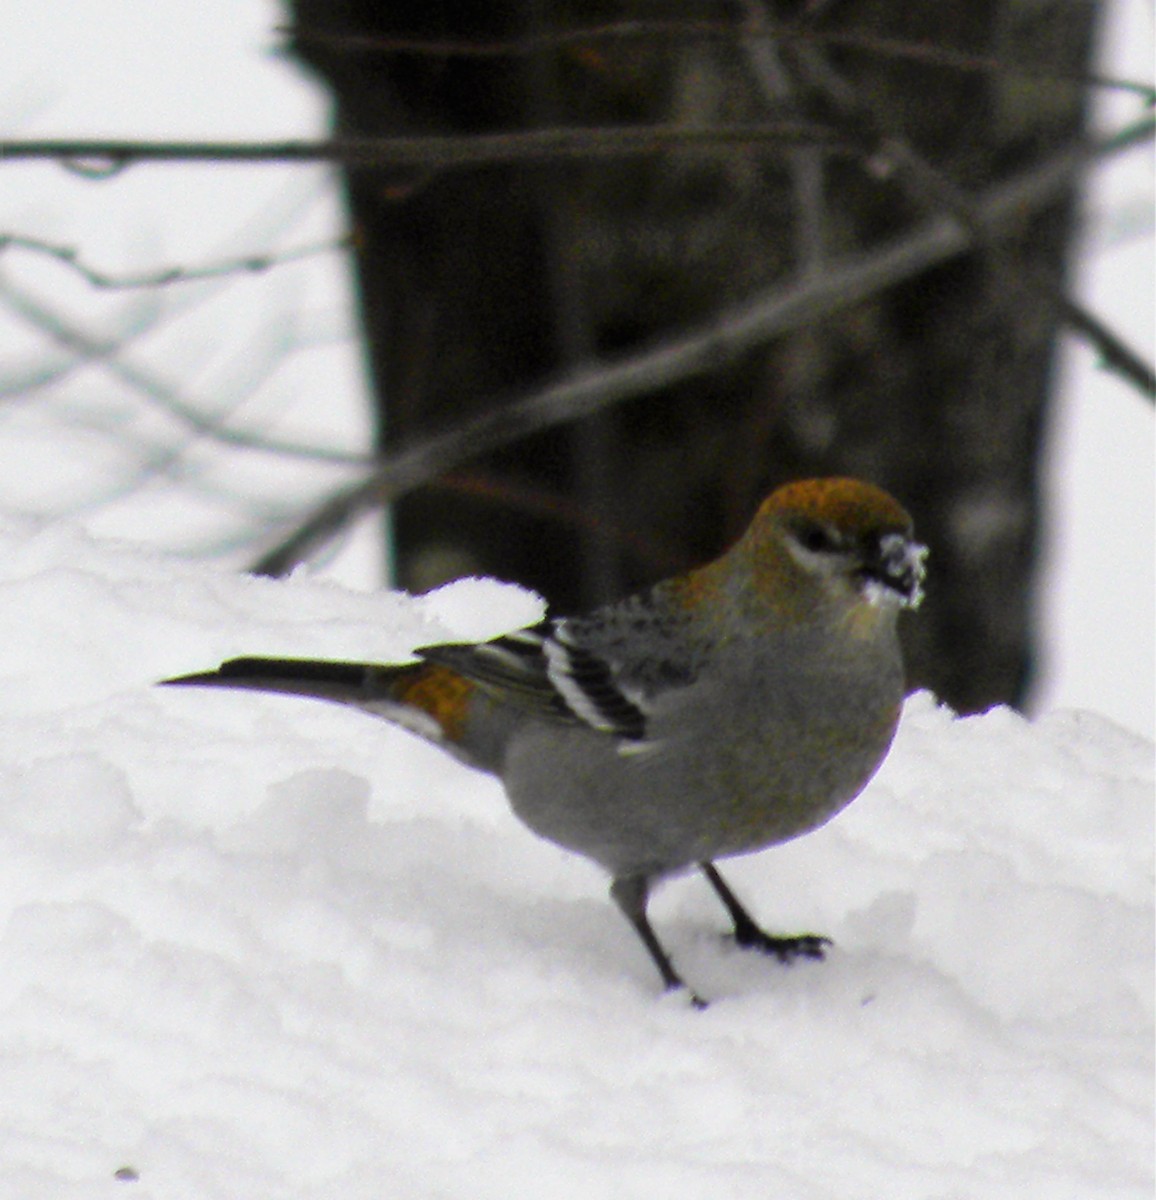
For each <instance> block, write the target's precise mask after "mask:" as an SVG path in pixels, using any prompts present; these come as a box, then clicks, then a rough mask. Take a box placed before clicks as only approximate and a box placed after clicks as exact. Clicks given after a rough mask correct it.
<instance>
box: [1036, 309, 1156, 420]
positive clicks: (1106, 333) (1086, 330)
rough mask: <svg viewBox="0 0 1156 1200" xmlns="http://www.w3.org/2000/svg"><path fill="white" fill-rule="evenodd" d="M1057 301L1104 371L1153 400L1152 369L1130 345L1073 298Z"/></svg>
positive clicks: (1155, 388) (1155, 397)
mask: <svg viewBox="0 0 1156 1200" xmlns="http://www.w3.org/2000/svg"><path fill="white" fill-rule="evenodd" d="M1058 303H1059V305H1060V311H1061V312H1062V313H1063V316H1064V320H1065V321H1066V322H1067V323H1068V324H1069V325H1070V326H1071V327H1072V329H1073V330H1074V331H1075V332H1076V333H1078V334H1080V336H1081V337H1084V338H1086V339H1087V341H1088V342H1089V343H1090V344H1091V346H1092V348H1093V349H1094V350H1095V351H1096V352H1097V353H1098V354H1099V355H1100V358H1101V360H1102V361H1103V365H1104V366H1105V367H1106V368H1107V369H1108V370H1110V371H1115V372H1116V374H1117V375H1120V376H1122V377H1123V378H1124V379H1125V380H1127V382H1128V383H1130V384H1132V385H1133V386H1134V387H1136V388H1137V389H1138V390H1139V391H1141V392H1142V393H1143V394H1144V395H1145V396H1147V397H1148V399H1149V400H1156V371H1153V370H1152V368H1151V367H1150V366H1149V365H1148V364H1147V363H1146V362H1145V361H1144V360H1143V359H1142V358H1141V357H1140V356H1139V355H1138V354H1137V353H1136V352H1135V351H1134V350H1133V349H1132V348H1131V346H1129V345H1127V344H1126V343H1125V342H1124V340H1123V339H1122V338H1121V337H1119V336H1118V335H1117V334H1116V333H1114V332H1113V331H1112V330H1111V329H1109V328H1108V327H1107V326H1106V325H1105V324H1104V323H1103V322H1102V321H1101V320H1100V319H1099V317H1096V316H1094V315H1093V314H1092V313H1090V312H1089V311H1088V310H1087V309H1086V308H1083V307H1082V306H1081V305H1079V304H1077V303H1076V302H1075V301H1074V300H1069V299H1068V298H1067V297H1066V296H1060V297H1059V298H1058Z"/></svg>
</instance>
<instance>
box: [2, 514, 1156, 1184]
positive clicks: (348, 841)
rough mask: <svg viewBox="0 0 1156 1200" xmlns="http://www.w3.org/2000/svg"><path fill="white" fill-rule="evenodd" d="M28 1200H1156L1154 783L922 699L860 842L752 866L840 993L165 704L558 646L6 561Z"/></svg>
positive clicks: (20, 530)
mask: <svg viewBox="0 0 1156 1200" xmlns="http://www.w3.org/2000/svg"><path fill="white" fill-rule="evenodd" d="M0 564H2V565H0V629H2V631H3V636H2V637H0V716H2V718H3V719H2V720H0V785H2V799H0V855H2V856H3V862H4V864H5V869H4V871H3V872H2V873H0V1080H3V1084H2V1085H0V1162H2V1163H3V1164H4V1165H3V1171H2V1173H0V1196H2V1197H5V1198H6V1197H13V1198H14V1200H15V1198H17V1197H19V1198H20V1200H41V1198H43V1200H72V1198H78V1200H79V1198H80V1197H83V1198H84V1200H94V1198H96V1200H99V1198H100V1197H125V1196H129V1195H131V1196H133V1197H135V1198H139V1200H153V1198H155V1200H161V1198H162V1197H163V1198H164V1200H186V1198H187V1200H210V1198H212V1200H216V1198H221V1200H225V1198H228V1200H237V1198H238V1197H245V1198H249V1197H252V1198H254V1200H257V1198H259V1200H281V1198H290V1197H294V1198H302V1200H304V1198H306V1197H309V1198H325V1200H328V1198H331V1197H333V1198H336V1197H341V1198H342V1200H392V1198H394V1197H396V1198H399V1200H401V1198H405V1200H410V1198H413V1197H423V1198H424V1197H430V1198H435V1197H436V1198H442V1197H470V1198H471V1200H489V1198H494V1200H509V1198H510V1197H520V1196H541V1197H550V1198H551V1200H553V1198H561V1200H569V1198H572V1200H590V1197H595V1196H611V1195H613V1196H615V1197H623V1198H634V1197H637V1198H639V1200H641V1198H643V1197H646V1198H648V1200H649V1198H650V1197H653V1196H658V1195H667V1194H669V1195H678V1196H680V1197H685V1198H688V1200H697V1198H700V1197H701V1198H703V1200H706V1198H710V1200H748V1198H749V1200H756V1198H757V1200H765V1198H766V1197H774V1198H775V1200H859V1198H862V1200H880V1198H884V1197H885V1198H887V1200H905V1198H910V1200H929V1198H933V1197H934V1198H937V1200H970V1198H973V1197H974V1198H979V1197H997V1196H998V1197H1001V1198H1003V1200H1007V1198H1017V1197H1022V1198H1024V1200H1028V1198H1029V1197H1030V1198H1032V1200H1035V1198H1038V1197H1045V1196H1046V1197H1048V1198H1049V1200H1097V1198H1100V1200H1108V1198H1111V1200H1121V1198H1124V1197H1136V1198H1137V1200H1138V1198H1140V1197H1149V1196H1150V1195H1151V1189H1152V1169H1151V1164H1152V1108H1153V1104H1152V1100H1153V1097H1152V991H1153V950H1152V947H1153V922H1152V908H1153V905H1152V814H1151V798H1152V747H1151V745H1149V744H1148V743H1147V742H1145V741H1143V740H1142V739H1139V738H1136V737H1134V736H1132V735H1131V734H1128V733H1125V732H1123V731H1122V730H1120V729H1118V728H1116V727H1115V726H1113V725H1111V724H1110V723H1109V722H1107V721H1105V720H1103V719H1101V718H1098V717H1096V716H1095V715H1092V714H1089V713H1060V714H1054V715H1052V716H1049V717H1047V718H1044V719H1042V720H1039V721H1036V722H1031V723H1029V722H1027V721H1025V720H1023V719H1021V718H1020V717H1018V716H1016V715H1014V714H1012V713H1010V712H1007V711H994V712H991V713H988V714H986V715H985V716H982V717H976V718H971V719H967V720H958V719H956V718H954V717H953V716H952V715H951V714H950V713H948V712H947V711H945V710H943V709H940V708H937V707H936V705H935V704H934V703H933V701H932V700H931V699H930V698H929V697H926V696H917V697H915V698H913V699H912V700H911V701H910V702H909V704H908V707H907V711H906V713H905V717H904V721H903V724H902V726H901V729H900V733H899V736H898V739H897V742H896V746H895V749H894V751H893V753H892V755H891V757H890V758H889V760H888V762H887V763H886V764H885V766H884V768H883V770H882V771H881V773H880V775H879V776H878V778H877V779H876V781H875V782H874V784H873V785H872V786H871V787H870V788H869V789H868V791H867V792H866V793H865V794H864V795H863V796H862V797H861V798H860V799H859V800H858V801H857V802H856V803H855V804H854V805H852V806H851V808H850V809H848V810H847V812H846V813H844V814H843V815H842V816H840V817H839V818H838V819H837V820H836V821H834V822H833V823H832V824H830V825H829V826H827V827H826V828H824V829H823V830H820V831H819V832H817V833H815V834H813V835H811V836H809V837H806V838H803V839H801V840H799V841H798V842H795V843H792V844H791V845H788V846H784V847H781V848H779V849H776V850H772V851H768V852H766V853H764V854H762V855H757V856H754V857H751V858H749V859H745V860H741V861H736V862H733V863H732V864H730V870H729V871H728V875H729V876H730V877H731V878H732V880H733V881H734V883H735V885H736V887H737V888H738V889H739V890H740V891H741V892H742V893H743V895H744V896H745V897H746V898H747V900H748V901H749V903H750V904H751V906H752V908H753V909H754V910H755V911H756V912H757V913H759V914H761V915H762V916H763V918H764V919H765V920H766V923H767V924H768V925H769V926H771V927H773V928H776V929H783V930H786V931H788V932H792V931H798V930H804V929H807V930H812V929H813V930H815V931H817V932H822V933H827V934H830V935H831V936H832V937H833V938H834V939H835V942H836V947H835V949H834V951H833V952H832V953H831V955H830V957H829V959H828V961H827V962H825V963H807V964H799V965H797V966H795V967H794V968H791V969H786V968H783V967H781V966H780V965H778V964H777V963H775V962H773V961H769V960H766V959H763V958H760V957H757V956H751V955H747V954H743V953H741V952H739V951H737V950H736V949H735V948H734V947H733V946H732V945H729V944H728V943H727V942H726V941H725V940H724V939H723V938H722V937H721V936H720V932H721V931H722V930H723V928H724V920H723V915H722V914H721V912H719V911H718V908H717V905H716V903H715V902H714V901H713V899H712V897H711V896H710V894H709V892H708V890H707V888H706V887H705V886H704V885H703V884H702V883H701V881H698V880H694V879H687V880H679V881H675V882H673V883H671V884H670V885H669V886H668V887H667V888H665V889H664V890H663V891H662V892H661V893H660V894H659V896H658V897H657V899H656V902H655V904H654V908H653V915H654V918H655V920H656V922H657V924H658V925H659V927H660V929H661V930H662V933H663V935H664V937H665V938H666V939H667V941H668V943H669V945H670V947H671V949H672V952H673V953H674V954H675V956H676V958H677V960H678V962H679V964H680V967H681V968H682V969H683V971H684V972H685V973H686V975H687V977H688V978H690V979H692V980H693V981H694V982H695V985H696V986H697V987H699V988H700V989H701V990H702V991H703V992H704V993H705V994H707V995H709V996H711V997H712V998H713V999H714V1001H715V1002H714V1003H713V1004H712V1006H711V1007H710V1008H709V1009H708V1010H707V1011H706V1012H696V1011H693V1010H692V1009H690V1008H689V1007H687V1006H686V1005H685V1004H684V1003H682V1002H680V1001H678V1000H675V999H672V998H661V997H660V996H659V995H658V989H657V981H656V979H655V977H654V975H653V970H652V967H651V965H650V963H649V962H648V961H647V960H646V958H645V955H644V954H643V952H642V951H641V948H640V947H639V946H638V945H637V943H636V940H635V938H634V936H633V934H632V933H631V932H630V931H629V929H628V928H627V927H626V925H625V923H624V922H623V921H622V920H621V918H620V917H619V915H618V914H617V913H616V912H614V911H613V909H612V908H611V906H610V904H609V903H608V902H607V900H606V898H605V881H604V880H603V879H602V878H601V877H600V875H599V873H598V872H597V871H596V870H595V869H594V868H593V867H591V866H590V865H588V864H586V863H584V862H582V861H580V860H578V859H575V858H573V857H571V856H567V855H565V854H564V853H563V852H562V851H560V850H557V849H555V848H554V847H552V846H549V845H547V844H546V843H543V842H541V841H538V840H537V839H535V838H534V837H533V836H532V835H531V834H529V833H528V832H526V831H525V830H524V829H522V828H521V827H520V826H519V825H518V824H517V823H516V822H515V820H514V819H513V817H512V816H510V814H509V813H508V811H507V810H506V808H505V805H504V803H503V800H502V797H501V792H500V789H499V788H498V786H497V785H496V783H494V782H493V781H492V780H489V779H486V778H484V777H481V776H478V775H476V774H473V773H471V772H469V771H467V770H465V769H464V768H461V767H459V766H457V765H456V764H454V763H452V762H451V761H449V760H448V759H446V758H444V757H443V756H441V755H440V754H439V753H438V752H437V751H436V750H434V749H432V748H430V747H427V746H423V745H422V744H420V743H419V742H417V741H416V740H415V739H413V738H411V737H409V736H408V735H406V734H404V733H402V732H400V731H397V730H394V729H391V728H390V727H388V726H386V725H384V724H383V723H381V722H376V721H373V720H371V719H369V718H367V717H364V716H362V715H360V714H357V713H354V712H346V711H344V710H340V709H337V708H336V707H329V706H325V705H322V704H315V703H310V702H304V701H299V700H293V699H286V698H282V697H261V696H256V695H253V694H230V693H218V692H207V691H206V692H196V691H192V690H188V691H186V690H179V691H172V690H162V689H158V688H154V687H152V686H151V684H152V682H153V681H155V680H156V679H159V678H162V677H165V676H168V675H173V674H178V673H181V672H184V671H189V670H195V669H200V668H205V667H209V666H212V665H215V664H216V662H218V661H219V660H220V659H222V658H225V657H228V656H230V655H235V654H238V653H285V654H295V655H325V656H331V657H337V658H354V657H356V658H362V657H365V658H377V659H382V660H393V659H404V658H405V657H407V656H408V655H409V653H410V652H411V651H412V649H413V647H415V646H418V645H421V644H423V643H427V642H430V641H436V640H439V639H444V638H454V637H456V638H461V637H464V636H480V635H481V633H480V632H476V633H471V632H469V631H471V630H473V631H481V632H484V633H497V632H500V631H501V629H502V628H503V622H507V623H508V624H507V626H506V627H508V626H511V625H514V624H518V623H522V622H524V621H527V620H532V619H535V617H536V615H537V613H538V612H539V611H540V610H539V608H538V606H537V602H536V601H535V600H533V599H532V598H527V597H526V595H525V594H524V593H519V592H517V591H516V590H511V589H508V588H500V587H499V586H498V585H495V584H492V583H489V582H486V581H470V582H467V583H465V584H463V585H460V588H456V589H451V590H449V591H447V592H443V593H439V594H438V595H436V596H434V597H427V598H423V599H417V600H415V599H411V598H409V597H405V596H402V595H397V594H379V595H374V596H365V595H361V594H357V593H352V592H348V591H345V590H343V589H340V588H338V587H335V586H332V585H327V584H322V583H316V582H309V581H307V580H300V579H296V580H293V581H291V582H288V583H271V582H268V581H260V580H252V579H239V578H234V577H233V576H230V575H226V574H223V573H221V572H218V571H214V570H211V569H206V568H202V567H199V566H190V565H187V564H181V563H176V562H173V561H171V560H166V559H164V558H161V557H159V556H156V555H150V554H146V553H143V552H140V551H138V550H134V549H132V548H130V547H126V546H115V545H109V544H102V543H100V542H95V541H92V540H90V539H88V538H86V537H85V536H84V535H82V534H80V533H78V532H76V531H75V530H70V529H60V528H52V529H39V528H36V527H34V526H8V527H5V528H2V529H0Z"/></svg>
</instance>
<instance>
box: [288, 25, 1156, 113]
mask: <svg viewBox="0 0 1156 1200" xmlns="http://www.w3.org/2000/svg"><path fill="white" fill-rule="evenodd" d="M278 32H280V33H284V34H287V35H289V36H291V37H292V38H293V39H294V41H296V42H298V43H302V44H315V45H323V46H327V47H331V48H333V49H335V50H340V51H344V52H345V53H348V54H374V55H387V54H388V55H413V56H421V57H428V58H517V57H523V56H525V55H529V54H538V53H541V52H542V51H544V50H561V49H565V48H566V47H569V46H584V45H589V44H590V43H591V42H605V41H632V40H645V41H649V42H656V41H660V40H677V41H684V40H695V41H705V40H712V41H720V42H731V43H740V42H741V43H757V42H765V41H768V40H777V41H791V42H813V43H818V44H819V45H823V46H833V47H840V48H844V49H851V50H862V51H864V52H865V53H869V54H874V55H877V56H878V57H880V58H898V59H907V60H909V61H913V62H923V63H927V64H929V65H931V66H937V67H945V68H948V69H950V70H956V71H972V72H980V73H983V74H1001V75H1018V76H1023V77H1028V78H1038V79H1067V80H1070V81H1071V82H1072V83H1078V84H1081V85H1087V86H1091V87H1101V88H1111V89H1114V90H1117V91H1126V92H1133V93H1134V94H1136V95H1137V96H1139V97H1140V98H1141V100H1143V101H1144V103H1146V104H1154V103H1156V89H1154V88H1153V87H1152V85H1151V84H1147V83H1138V82H1135V81H1133V80H1127V79H1114V78H1112V77H1110V76H1107V75H1097V74H1083V73H1079V72H1062V71H1056V70H1055V69H1054V68H1053V67H1049V66H1046V65H1045V66H1040V65H1037V64H1033V63H1023V62H1010V61H1008V60H1006V59H1002V58H998V57H994V56H991V55H982V54H969V53H967V52H966V51H963V50H955V49H952V48H951V47H949V46H942V45H939V44H936V43H933V42H909V41H905V40H903V39H900V38H888V37H881V36H880V35H878V34H875V33H872V32H870V31H869V30H853V29H845V30H823V29H815V28H813V27H808V26H807V25H804V24H803V23H799V24H795V25H790V24H787V25H783V26H782V27H771V26H769V25H767V24H766V22H764V21H761V20H760V21H755V20H750V19H749V18H748V20H747V21H746V22H744V23H731V22H726V21H695V20H685V21H679V20H650V21H648V20H637V21H629V20H628V21H612V22H608V23H606V24H604V25H591V26H586V27H580V28H575V29H557V30H550V31H546V32H541V33H532V34H529V35H526V36H524V37H518V38H509V39H493V40H490V41H462V40H458V41H447V40H440V41H439V40H437V39H433V38H420V37H416V38H415V37H403V36H393V35H373V34H348V33H329V32H325V31H322V30H315V29H309V28H308V27H304V26H300V25H298V26H282V27H281V28H280V29H279V30H278Z"/></svg>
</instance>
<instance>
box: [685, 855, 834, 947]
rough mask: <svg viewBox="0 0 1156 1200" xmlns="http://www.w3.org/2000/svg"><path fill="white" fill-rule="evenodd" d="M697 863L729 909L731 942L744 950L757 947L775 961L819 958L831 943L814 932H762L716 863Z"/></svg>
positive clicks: (828, 939)
mask: <svg viewBox="0 0 1156 1200" xmlns="http://www.w3.org/2000/svg"><path fill="white" fill-rule="evenodd" d="M699 867H700V868H701V869H702V873H703V874H704V875H705V876H706V877H707V879H708V881H709V882H710V885H711V887H713V888H714V890H715V891H716V892H717V893H718V898H719V899H720V900H721V901H722V902H723V904H724V905H725V907H726V910H727V912H728V913H730V917H731V920H732V921H733V922H734V923H735V942H736V943H737V944H738V945H739V946H741V947H742V948H743V949H744V950H746V949H754V950H761V951H762V952H763V953H764V954H773V955H774V956H775V957H776V958H777V959H778V960H779V962H785V963H789V962H794V960H795V959H796V958H822V957H823V954H824V948H825V947H826V946H829V945H831V939H830V938H825V937H820V936H819V935H818V934H815V933H801V934H798V935H796V936H794V937H775V936H774V935H773V934H770V933H766V932H764V931H763V930H762V929H760V928H759V927H758V925H756V924H755V921H754V918H753V917H752V916H751V914H750V913H749V912H747V910H746V909H745V908H743V906H742V905H741V904H740V903H739V898H738V897H737V896H736V895H735V894H734V892H732V891H731V889H730V886H729V885H728V884H727V881H726V880H725V879H724V878H723V877H722V875H721V874H720V873H719V869H718V867H716V866H715V865H714V863H712V862H701V863H699Z"/></svg>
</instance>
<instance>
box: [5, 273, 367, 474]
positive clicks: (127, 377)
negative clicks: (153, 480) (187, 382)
mask: <svg viewBox="0 0 1156 1200" xmlns="http://www.w3.org/2000/svg"><path fill="white" fill-rule="evenodd" d="M0 296H3V298H4V300H5V301H6V302H7V304H8V305H9V307H10V308H11V309H12V310H13V311H14V312H16V313H18V314H19V315H20V316H21V317H23V318H24V319H25V320H26V321H28V322H29V323H30V324H32V325H34V326H35V327H36V328H37V329H39V330H40V331H41V332H42V333H44V334H46V335H47V336H48V337H49V338H50V339H51V340H52V341H54V342H55V343H56V344H57V345H58V346H61V347H63V348H64V349H65V350H67V351H69V353H71V354H74V355H76V356H77V357H78V358H81V359H83V360H85V361H87V362H99V363H101V364H102V365H103V366H104V367H105V369H106V370H108V371H110V372H112V373H113V374H114V375H116V376H117V378H119V379H120V380H122V381H123V382H124V383H127V384H129V385H130V386H131V387H133V388H134V389H135V390H136V391H138V392H139V393H141V394H142V395H143V396H145V397H146V398H147V399H148V400H149V401H150V402H151V403H152V404H154V405H155V406H156V407H157V408H159V409H161V410H162V411H163V412H164V413H166V414H167V415H168V416H170V417H172V418H173V419H174V420H175V421H178V422H179V423H180V424H182V425H184V426H185V427H186V428H188V429H191V430H193V431H194V432H195V433H197V434H198V435H199V436H201V437H205V438H209V439H211V440H212V441H215V442H219V443H221V444H223V445H227V446H235V447H239V448H242V449H246V450H257V451H260V452H262V453H266V454H281V455H287V456H289V457H291V458H300V459H306V460H309V461H314V462H328V463H335V464H338V465H343V466H363V465H365V462H366V456H365V455H364V454H357V453H352V452H350V451H345V450H337V449H330V448H326V447H321V446H309V445H302V444H300V443H297V442H287V441H281V440H278V439H275V438H269V437H265V436H263V435H261V434H254V433H246V432H244V431H243V430H237V429H230V428H229V427H228V426H227V425H225V424H223V423H222V422H220V421H219V420H218V419H216V418H211V417H206V416H204V415H203V414H202V413H201V411H200V410H199V409H198V408H197V407H196V406H195V405H193V404H191V403H190V402H189V401H188V400H187V399H185V398H184V397H183V396H181V394H180V393H179V392H178V391H177V389H176V388H174V387H172V386H171V385H170V384H169V383H167V382H166V381H165V380H164V379H162V378H161V377H160V376H158V375H156V374H154V373H153V372H152V371H149V370H147V369H146V368H143V367H138V366H134V365H132V364H131V363H128V362H126V361H124V360H123V359H120V358H117V357H115V356H116V354H117V352H118V350H119V349H120V342H119V341H116V340H112V339H101V338H99V337H94V336H93V335H91V334H88V333H85V332H84V331H83V330H81V329H79V328H77V327H76V326H75V325H74V324H72V323H70V322H68V321H66V320H65V319H64V318H62V317H61V316H59V315H58V314H57V313H54V312H52V311H51V310H50V309H48V308H46V307H45V306H44V305H43V304H41V303H40V302H39V301H38V300H36V299H35V298H34V297H33V296H30V295H29V294H28V293H26V292H24V291H22V290H20V289H19V288H17V287H15V286H14V285H13V284H12V283H11V282H9V281H4V280H0Z"/></svg>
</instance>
